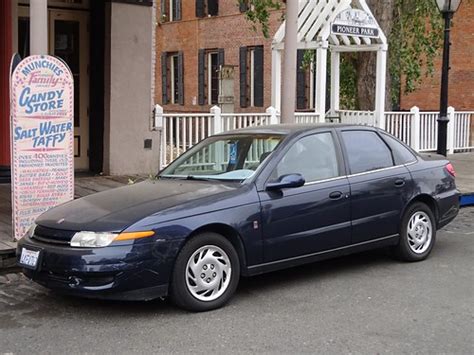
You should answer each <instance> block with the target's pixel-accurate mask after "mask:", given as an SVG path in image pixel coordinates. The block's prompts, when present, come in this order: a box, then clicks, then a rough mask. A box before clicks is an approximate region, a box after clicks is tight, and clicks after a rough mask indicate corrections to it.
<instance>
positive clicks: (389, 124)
mask: <svg viewBox="0 0 474 355" xmlns="http://www.w3.org/2000/svg"><path fill="white" fill-rule="evenodd" d="M412 118H413V115H412V113H410V112H386V113H385V130H386V131H387V132H388V133H390V134H393V135H394V136H395V137H397V138H398V139H400V140H401V141H402V142H405V143H406V144H408V145H411V144H412V141H413V138H412V136H411V133H412V130H411V120H412Z"/></svg>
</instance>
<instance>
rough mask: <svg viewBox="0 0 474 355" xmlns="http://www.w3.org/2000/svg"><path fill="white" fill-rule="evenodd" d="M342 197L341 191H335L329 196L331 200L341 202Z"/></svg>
mask: <svg viewBox="0 0 474 355" xmlns="http://www.w3.org/2000/svg"><path fill="white" fill-rule="evenodd" d="M341 197H342V192H341V191H334V192H331V193H330V194H329V198H330V199H331V200H339V199H340V198H341Z"/></svg>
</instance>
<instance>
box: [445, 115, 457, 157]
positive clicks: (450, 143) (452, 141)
mask: <svg viewBox="0 0 474 355" xmlns="http://www.w3.org/2000/svg"><path fill="white" fill-rule="evenodd" d="M455 117H456V116H455V112H454V107H452V106H449V107H448V119H449V122H448V139H447V147H446V148H447V151H448V154H454V146H455V145H456V130H455V129H454V128H455V126H454V124H455V122H454V120H455Z"/></svg>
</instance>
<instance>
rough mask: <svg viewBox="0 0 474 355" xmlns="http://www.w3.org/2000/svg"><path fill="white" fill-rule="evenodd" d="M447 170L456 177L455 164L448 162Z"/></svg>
mask: <svg viewBox="0 0 474 355" xmlns="http://www.w3.org/2000/svg"><path fill="white" fill-rule="evenodd" d="M444 168H445V169H446V171H447V172H448V173H449V175H451V176H452V177H456V170H454V166H453V164H451V163H448V164H446V166H445V167H444Z"/></svg>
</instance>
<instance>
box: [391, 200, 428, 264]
mask: <svg viewBox="0 0 474 355" xmlns="http://www.w3.org/2000/svg"><path fill="white" fill-rule="evenodd" d="M435 240H436V222H435V218H434V215H433V212H432V211H431V209H430V208H429V207H428V206H427V205H425V204H424V203H421V202H416V203H414V204H413V205H411V206H410V207H408V209H407V211H406V212H405V214H404V216H403V219H402V225H401V230H400V243H399V244H398V245H397V246H396V247H395V254H396V255H397V256H398V257H399V258H400V259H402V260H405V261H421V260H424V259H426V258H427V257H428V255H429V254H430V253H431V250H432V249H433V246H434V243H435Z"/></svg>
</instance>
